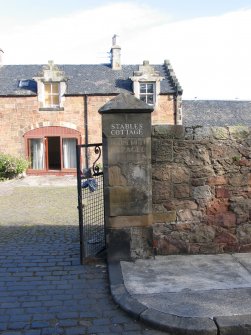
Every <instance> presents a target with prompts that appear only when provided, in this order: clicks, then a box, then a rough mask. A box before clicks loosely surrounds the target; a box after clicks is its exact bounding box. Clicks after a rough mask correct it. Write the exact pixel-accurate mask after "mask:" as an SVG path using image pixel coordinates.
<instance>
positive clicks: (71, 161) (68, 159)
mask: <svg viewBox="0 0 251 335" xmlns="http://www.w3.org/2000/svg"><path fill="white" fill-rule="evenodd" d="M76 144H77V140H76V138H63V157H64V168H65V169H75V168H76V167H77V162H76Z"/></svg>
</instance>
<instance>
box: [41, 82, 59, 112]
mask: <svg viewBox="0 0 251 335" xmlns="http://www.w3.org/2000/svg"><path fill="white" fill-rule="evenodd" d="M53 84H56V85H57V86H58V92H56V93H54V92H52V85H53ZM46 85H50V88H51V89H50V94H49V96H50V100H51V101H50V104H46V99H45V98H46V92H45V86H46ZM53 96H58V104H53V103H52V97H53ZM60 104H61V101H60V82H53V81H52V82H44V107H45V108H58V107H60Z"/></svg>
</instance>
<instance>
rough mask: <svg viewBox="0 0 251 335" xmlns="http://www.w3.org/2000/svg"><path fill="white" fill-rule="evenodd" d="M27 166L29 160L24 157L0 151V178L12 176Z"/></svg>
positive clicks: (21, 171)
mask: <svg viewBox="0 0 251 335" xmlns="http://www.w3.org/2000/svg"><path fill="white" fill-rule="evenodd" d="M28 167H29V162H28V161H27V160H26V159H24V158H22V157H14V156H11V155H9V154H4V153H0V180H4V179H11V178H14V177H16V176H18V175H19V174H20V173H23V172H24V171H25V170H26V169H27V168H28Z"/></svg>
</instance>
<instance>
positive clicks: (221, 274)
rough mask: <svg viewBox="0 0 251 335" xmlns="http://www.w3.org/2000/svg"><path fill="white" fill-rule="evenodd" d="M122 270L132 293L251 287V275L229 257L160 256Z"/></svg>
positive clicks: (129, 263)
mask: <svg viewBox="0 0 251 335" xmlns="http://www.w3.org/2000/svg"><path fill="white" fill-rule="evenodd" d="M243 259H247V258H243ZM250 266H251V262H250ZM121 267H122V272H123V276H124V280H125V286H126V288H127V289H128V291H129V292H130V293H132V294H152V293H162V292H165V293H166V292H181V291H183V290H193V291H201V290H212V289H218V290H220V289H231V288H233V289H235V288H245V287H246V288H248V287H250V286H251V272H249V271H248V270H247V268H246V267H244V266H243V265H242V264H241V263H240V262H239V261H238V259H237V258H235V257H234V256H232V255H229V254H221V255H187V256H183V255H170V256H157V257H156V258H155V259H152V260H137V261H136V262H134V263H133V262H121ZM142 283H144V285H142Z"/></svg>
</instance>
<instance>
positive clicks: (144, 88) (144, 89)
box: [140, 84, 146, 93]
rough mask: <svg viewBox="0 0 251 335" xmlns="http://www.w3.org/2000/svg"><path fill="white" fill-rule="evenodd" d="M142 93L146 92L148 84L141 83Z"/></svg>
mask: <svg viewBox="0 0 251 335" xmlns="http://www.w3.org/2000/svg"><path fill="white" fill-rule="evenodd" d="M140 93H146V84H140Z"/></svg>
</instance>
